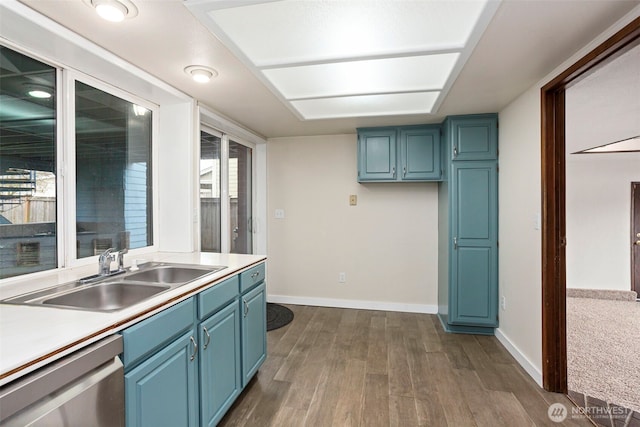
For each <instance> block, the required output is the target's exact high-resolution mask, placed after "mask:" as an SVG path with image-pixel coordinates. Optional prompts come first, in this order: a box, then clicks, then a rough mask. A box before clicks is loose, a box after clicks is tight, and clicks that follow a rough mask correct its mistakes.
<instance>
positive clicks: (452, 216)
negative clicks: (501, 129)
mask: <svg viewBox="0 0 640 427" xmlns="http://www.w3.org/2000/svg"><path fill="white" fill-rule="evenodd" d="M442 148H443V149H442V153H443V158H442V165H443V180H442V182H440V184H439V188H438V211H439V212H438V232H439V239H438V240H439V241H438V264H439V265H438V317H439V318H440V320H441V322H442V325H443V327H444V328H445V329H446V330H447V331H448V332H459V333H476V334H486V335H493V333H494V329H495V328H496V327H497V326H498V117H497V115H496V114H482V115H471V116H451V117H448V118H447V119H446V120H445V122H444V123H443V146H442Z"/></svg>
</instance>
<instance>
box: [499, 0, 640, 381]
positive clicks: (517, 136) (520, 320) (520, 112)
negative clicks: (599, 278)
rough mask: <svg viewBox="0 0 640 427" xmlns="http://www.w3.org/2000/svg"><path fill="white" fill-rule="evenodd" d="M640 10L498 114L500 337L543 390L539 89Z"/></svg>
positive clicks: (629, 15) (634, 11)
mask: <svg viewBox="0 0 640 427" xmlns="http://www.w3.org/2000/svg"><path fill="white" fill-rule="evenodd" d="M639 12H640V7H638V8H635V9H634V10H633V12H632V13H629V14H628V15H627V16H625V18H623V19H622V20H620V21H619V22H618V23H617V24H616V25H614V26H612V27H611V28H610V29H608V30H607V31H606V32H605V33H603V34H601V35H600V36H599V37H598V38H597V39H595V40H594V41H592V42H591V43H590V44H589V45H588V46H585V47H584V48H583V49H580V50H579V51H578V52H577V53H576V54H575V55H573V56H572V57H571V58H569V59H568V60H566V61H565V62H564V63H562V64H560V65H559V66H558V67H557V68H556V69H555V70H554V71H552V72H551V73H549V74H548V75H547V76H546V77H545V78H544V79H542V80H541V81H540V82H538V83H537V84H535V85H533V86H532V87H531V88H530V89H529V90H527V91H525V92H524V93H523V94H522V95H520V96H519V97H518V98H516V99H515V100H514V101H513V102H512V103H511V104H509V105H508V106H507V107H505V108H504V109H503V110H502V111H500V112H499V119H500V134H499V138H500V176H499V180H500V184H499V191H500V224H499V226H500V237H499V241H500V295H501V296H505V297H506V309H505V310H503V309H500V327H499V328H498V329H497V330H496V336H497V337H498V339H499V340H500V341H501V342H502V343H503V344H505V346H506V347H507V349H508V350H509V351H511V353H512V354H513V355H514V356H515V357H516V359H518V361H519V362H520V363H521V364H522V365H523V367H524V368H525V369H526V370H527V372H528V373H529V374H530V375H531V376H532V377H533V378H534V379H535V380H536V381H537V382H538V384H540V385H542V321H541V312H542V291H541V289H542V276H541V271H542V257H541V234H540V231H539V230H536V229H535V228H536V222H537V214H538V213H539V212H541V200H542V199H541V197H542V196H541V166H540V165H541V148H540V142H541V117H540V111H541V110H540V89H541V88H542V86H543V85H544V84H546V83H547V82H549V81H550V80H551V79H553V78H554V77H556V76H557V75H558V74H560V73H561V72H563V71H564V70H565V69H567V68H568V67H569V66H571V65H572V64H573V63H575V62H576V61H577V60H579V59H580V58H582V57H583V56H584V55H586V54H587V53H588V52H590V51H591V50H593V49H594V48H595V47H596V46H598V45H599V44H601V43H602V42H604V41H605V40H606V39H607V38H609V37H610V36H612V35H613V34H615V33H616V32H617V31H618V30H620V29H621V28H622V27H624V26H625V25H626V24H628V23H629V22H631V20H633V19H634V18H635V17H637V16H638V14H639Z"/></svg>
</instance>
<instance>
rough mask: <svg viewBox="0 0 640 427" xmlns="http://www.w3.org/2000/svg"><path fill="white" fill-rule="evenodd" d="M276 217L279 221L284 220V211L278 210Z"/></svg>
mask: <svg viewBox="0 0 640 427" xmlns="http://www.w3.org/2000/svg"><path fill="white" fill-rule="evenodd" d="M275 217H276V218H277V219H284V209H276V211H275Z"/></svg>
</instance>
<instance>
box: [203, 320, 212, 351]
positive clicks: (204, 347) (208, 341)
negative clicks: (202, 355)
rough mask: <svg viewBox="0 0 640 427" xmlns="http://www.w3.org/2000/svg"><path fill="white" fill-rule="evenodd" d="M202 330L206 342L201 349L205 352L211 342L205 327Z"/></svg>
mask: <svg viewBox="0 0 640 427" xmlns="http://www.w3.org/2000/svg"><path fill="white" fill-rule="evenodd" d="M202 330H203V331H204V333H205V334H206V335H207V340H206V341H205V342H204V345H203V346H202V349H203V350H206V349H207V347H209V343H210V342H211V335H209V331H207V328H206V327H205V326H203V327H202Z"/></svg>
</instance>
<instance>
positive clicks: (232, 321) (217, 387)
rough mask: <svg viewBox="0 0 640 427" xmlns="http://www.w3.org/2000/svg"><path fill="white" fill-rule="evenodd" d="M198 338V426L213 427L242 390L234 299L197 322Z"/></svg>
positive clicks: (237, 322)
mask: <svg viewBox="0 0 640 427" xmlns="http://www.w3.org/2000/svg"><path fill="white" fill-rule="evenodd" d="M236 289H237V285H236ZM199 335H200V336H199V343H200V419H201V425H202V426H211V427H213V426H215V425H216V424H217V423H218V421H220V419H221V418H222V417H223V416H224V414H225V412H226V411H227V409H229V407H230V406H231V404H232V403H233V401H234V400H235V399H236V397H238V395H239V394H240V390H241V388H242V384H241V379H240V360H241V356H240V307H239V305H238V302H237V298H236V299H235V300H234V301H233V302H231V303H230V304H229V305H227V306H226V307H225V308H223V309H222V310H220V311H219V312H217V313H216V314H214V315H213V316H211V317H210V318H208V319H207V320H205V321H204V322H202V323H200V325H199Z"/></svg>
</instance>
